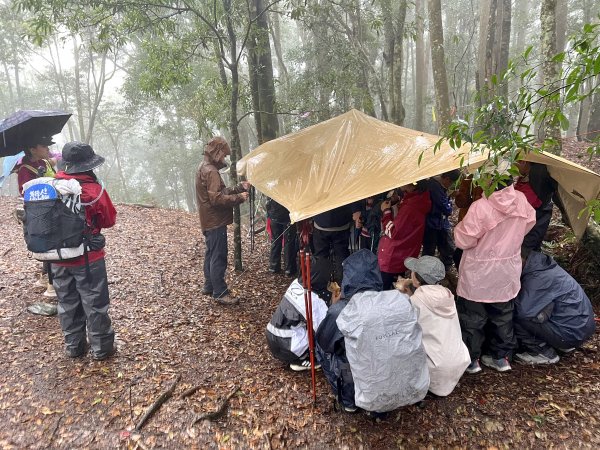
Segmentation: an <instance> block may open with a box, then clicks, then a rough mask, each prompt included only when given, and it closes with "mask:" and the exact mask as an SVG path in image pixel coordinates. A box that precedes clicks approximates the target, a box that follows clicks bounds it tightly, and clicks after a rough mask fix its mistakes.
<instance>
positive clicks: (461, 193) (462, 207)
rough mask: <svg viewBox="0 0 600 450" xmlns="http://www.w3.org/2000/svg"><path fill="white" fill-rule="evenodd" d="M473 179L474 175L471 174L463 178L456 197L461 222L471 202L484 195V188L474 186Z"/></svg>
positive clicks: (455, 201)
mask: <svg viewBox="0 0 600 450" xmlns="http://www.w3.org/2000/svg"><path fill="white" fill-rule="evenodd" d="M472 181H473V176H472V175H469V176H468V177H467V178H463V180H462V181H461V182H460V186H459V188H458V192H457V193H456V196H455V197H454V203H456V206H458V208H459V211H458V221H459V222H460V221H461V220H463V218H464V217H465V214H467V211H468V210H469V207H470V206H471V204H472V203H473V202H474V201H475V200H479V199H480V198H481V197H482V196H483V189H481V188H480V187H479V186H473V185H472Z"/></svg>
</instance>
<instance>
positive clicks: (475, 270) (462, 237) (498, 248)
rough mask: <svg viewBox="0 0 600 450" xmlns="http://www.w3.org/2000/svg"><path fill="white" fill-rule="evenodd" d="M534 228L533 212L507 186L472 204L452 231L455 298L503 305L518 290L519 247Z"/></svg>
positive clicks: (519, 287) (519, 194) (516, 193)
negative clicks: (457, 252)
mask: <svg viewBox="0 0 600 450" xmlns="http://www.w3.org/2000/svg"><path fill="white" fill-rule="evenodd" d="M534 225H535V209H533V207H532V206H531V205H530V204H529V203H528V202H527V199H526V198H525V195H524V194H523V193H522V192H519V191H516V190H515V188H514V186H512V185H511V186H508V187H506V188H504V189H502V190H501V191H497V192H494V193H493V194H492V195H490V197H489V198H486V197H482V198H481V199H479V200H477V201H475V202H473V204H472V205H471V207H470V208H469V210H468V211H467V214H466V215H465V218H464V219H463V220H462V221H461V222H460V223H459V224H458V225H457V226H456V228H455V229H454V239H455V241H456V246H457V247H459V248H462V249H463V250H464V253H463V255H462V259H461V261H460V269H459V277H458V287H457V290H456V292H457V294H458V295H459V296H461V297H463V298H465V299H467V300H471V301H474V302H483V303H496V302H507V301H509V300H512V299H513V298H515V297H516V296H517V294H518V293H519V290H520V289H521V281H520V278H521V244H522V243H523V238H524V237H525V235H526V234H527V233H528V232H529V230H531V228H533V226H534Z"/></svg>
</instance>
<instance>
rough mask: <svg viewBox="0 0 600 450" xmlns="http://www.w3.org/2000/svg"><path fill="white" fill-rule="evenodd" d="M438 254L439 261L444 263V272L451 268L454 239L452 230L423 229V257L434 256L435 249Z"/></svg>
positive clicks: (454, 247)
mask: <svg viewBox="0 0 600 450" xmlns="http://www.w3.org/2000/svg"><path fill="white" fill-rule="evenodd" d="M436 248H437V249H438V251H439V253H440V260H441V261H442V262H443V263H444V266H445V267H446V270H448V269H449V268H450V266H452V262H453V256H454V250H456V246H455V245H454V238H453V237H452V230H450V229H441V230H436V229H435V228H429V227H425V234H423V255H429V256H435V249H436Z"/></svg>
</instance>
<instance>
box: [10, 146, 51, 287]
mask: <svg viewBox="0 0 600 450" xmlns="http://www.w3.org/2000/svg"><path fill="white" fill-rule="evenodd" d="M50 145H54V141H52V139H51V138H49V137H46V136H37V137H34V138H33V139H31V140H30V142H29V144H27V148H26V149H25V157H24V158H23V160H22V161H21V164H20V166H19V169H18V172H17V182H18V184H19V195H20V196H21V197H22V196H23V185H24V184H25V183H27V182H29V181H31V180H35V179H36V178H40V177H52V178H54V176H55V175H56V170H54V167H55V166H56V160H55V159H54V158H51V157H50V149H49V146H50ZM37 286H39V287H45V288H46V291H45V292H44V293H43V294H42V295H43V296H44V297H56V291H55V290H54V286H53V284H52V270H50V263H49V262H44V263H43V265H42V276H41V277H40V279H39V281H38V284H37Z"/></svg>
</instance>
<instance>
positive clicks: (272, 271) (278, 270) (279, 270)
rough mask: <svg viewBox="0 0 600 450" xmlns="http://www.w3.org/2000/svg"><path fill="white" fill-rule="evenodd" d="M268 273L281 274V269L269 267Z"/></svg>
mask: <svg viewBox="0 0 600 450" xmlns="http://www.w3.org/2000/svg"><path fill="white" fill-rule="evenodd" d="M269 272H271V273H281V269H278V268H273V267H269Z"/></svg>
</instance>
